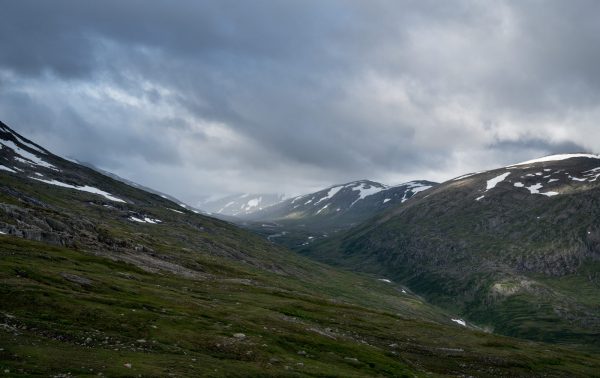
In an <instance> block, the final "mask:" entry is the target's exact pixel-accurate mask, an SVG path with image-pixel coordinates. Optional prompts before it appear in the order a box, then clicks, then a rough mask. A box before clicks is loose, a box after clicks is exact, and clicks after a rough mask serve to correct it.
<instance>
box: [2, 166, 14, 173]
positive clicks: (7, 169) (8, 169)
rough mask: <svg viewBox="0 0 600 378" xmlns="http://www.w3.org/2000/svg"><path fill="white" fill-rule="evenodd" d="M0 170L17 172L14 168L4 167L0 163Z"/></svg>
mask: <svg viewBox="0 0 600 378" xmlns="http://www.w3.org/2000/svg"><path fill="white" fill-rule="evenodd" d="M0 171H7V172H12V173H17V171H15V170H14V169H11V168H8V167H5V166H3V165H0Z"/></svg>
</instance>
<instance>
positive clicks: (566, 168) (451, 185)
mask: <svg viewBox="0 0 600 378" xmlns="http://www.w3.org/2000/svg"><path fill="white" fill-rule="evenodd" d="M599 221H600V156H597V155H590V154H571V155H555V156H548V157H545V158H541V159H537V160H531V161H527V162H523V163H519V164H515V165H512V166H508V167H502V168H499V169H495V170H491V171H486V172H479V173H474V174H469V175H464V176H462V177H458V178H456V179H453V180H450V181H447V182H445V183H443V184H440V185H438V186H436V187H434V188H432V189H430V190H429V191H428V192H427V195H423V196H417V197H415V198H414V199H413V200H411V201H408V202H406V203H404V204H401V205H399V206H396V207H395V208H393V209H392V210H390V211H388V212H386V213H383V214H380V215H379V216H377V217H375V218H373V219H371V220H369V221H368V222H366V223H364V224H362V225H360V226H359V227H357V228H353V229H352V230H350V231H348V232H345V233H342V234H339V235H336V236H334V237H332V238H329V239H328V240H326V241H324V242H323V243H318V244H315V245H311V246H308V247H307V249H306V250H304V251H303V253H305V254H307V255H310V256H312V257H314V258H317V259H320V260H322V261H326V262H329V263H334V264H340V265H343V266H346V267H350V268H353V269H357V270H361V271H367V272H371V273H376V274H379V275H385V276H386V277H392V279H395V280H398V281H399V282H402V283H403V284H405V285H406V286H408V287H410V288H411V289H412V290H414V291H415V292H417V293H419V294H421V295H423V296H425V297H426V298H428V299H429V300H431V301H434V302H435V303H437V304H440V305H443V306H445V307H446V308H449V309H450V308H451V309H455V310H457V311H459V312H460V313H461V314H463V316H464V317H465V318H466V319H469V320H471V321H473V322H475V323H477V324H479V325H481V326H482V327H488V328H490V329H494V330H496V331H498V332H501V333H505V334H508V335H513V336H521V337H528V338H532V339H538V340H540V339H541V340H562V341H568V342H581V341H583V340H586V341H587V342H591V343H596V344H599V340H600V338H599V335H600V223H599Z"/></svg>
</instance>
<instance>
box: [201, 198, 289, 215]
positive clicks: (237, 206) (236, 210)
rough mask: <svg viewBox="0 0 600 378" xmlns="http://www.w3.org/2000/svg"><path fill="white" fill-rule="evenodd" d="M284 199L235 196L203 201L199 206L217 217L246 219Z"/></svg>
mask: <svg viewBox="0 0 600 378" xmlns="http://www.w3.org/2000/svg"><path fill="white" fill-rule="evenodd" d="M284 198H285V195H284V194H248V193H246V194H235V195H231V196H227V197H224V198H219V199H216V200H205V201H201V202H199V203H198V205H197V206H198V207H199V208H200V209H202V210H203V211H206V212H208V213H212V214H213V215H215V216H220V215H224V216H227V217H244V216H247V215H249V214H252V213H254V212H257V211H261V210H262V209H264V208H266V207H268V206H271V205H274V204H276V203H279V202H281V201H282V200H283V199H284Z"/></svg>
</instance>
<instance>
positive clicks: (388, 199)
mask: <svg viewBox="0 0 600 378" xmlns="http://www.w3.org/2000/svg"><path fill="white" fill-rule="evenodd" d="M391 200H392V199H391V198H386V199H384V200H383V203H387V202H389V201H391Z"/></svg>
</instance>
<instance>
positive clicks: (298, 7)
mask: <svg viewBox="0 0 600 378" xmlns="http://www.w3.org/2000/svg"><path fill="white" fill-rule="evenodd" d="M0 9H1V10H2V11H1V12H2V22H0V119H1V120H2V121H4V122H5V123H7V124H8V125H9V126H11V127H12V128H14V129H15V130H17V131H18V132H20V133H22V134H24V135H25V136H27V137H29V138H30V139H33V140H34V141H37V142H38V143H40V144H42V145H44V146H45V147H47V148H49V149H50V150H52V151H53V152H55V153H57V154H60V155H63V156H71V157H74V158H76V159H79V160H82V161H86V162H90V163H93V164H95V165H97V166H99V167H101V168H104V169H107V170H110V171H113V172H115V173H117V174H119V175H121V176H123V177H126V178H129V179H132V180H134V181H137V182H139V183H141V184H144V185H147V186H150V187H153V188H156V189H159V190H162V191H164V192H167V193H169V194H172V195H175V196H177V197H179V198H181V199H182V200H185V201H187V202H190V203H195V202H196V201H197V200H198V199H200V198H202V197H203V196H211V195H212V196H214V195H223V194H228V193H237V192H252V193H259V192H268V193H270V192H281V193H287V194H289V195H292V194H300V193H304V192H308V191H311V190H315V189H319V188H322V187H326V186H329V185H332V184H336V183H343V182H347V181H351V180H355V179H362V178H368V179H372V180H378V181H381V182H383V183H387V184H397V183H400V182H403V181H408V180H413V179H430V180H435V181H443V180H446V179H449V178H451V177H455V176H458V175H460V174H463V173H466V172H471V171H478V170H482V169H489V168H494V167H496V166H499V165H506V164H508V163H512V162H517V161H521V160H527V159H530V158H534V157H538V156H541V155H547V154H551V153H561V152H570V151H571V152H579V151H590V152H597V151H598V150H599V149H600V148H599V147H598V142H600V125H599V122H598V121H599V120H600V22H598V20H599V19H600V1H595V0H590V1H584V0H568V1H564V0H557V1H551V0H547V1H525V0H515V1H449V0H438V1H424V0H415V1H398V0H394V1H378V0H369V1H363V0H356V1H352V0H344V1H334V0H314V1H311V0H297V1H294V0H286V1H281V0H272V1H270V0H237V1H229V0H215V1H202V0H194V1H191V0H190V1H182V0H179V1H175V2H174V1H167V0H165V1H147V0H143V1H142V0H139V1H134V0H127V1H123V0H115V1H111V0H102V1H81V0H72V1H61V0H53V1H39V0H32V1H28V0H18V1H17V0H0Z"/></svg>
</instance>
